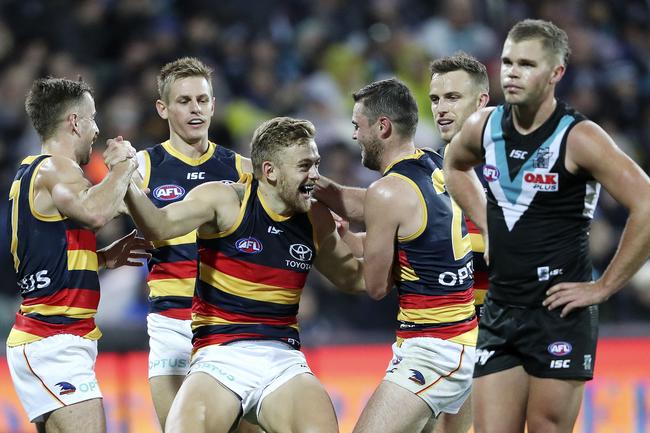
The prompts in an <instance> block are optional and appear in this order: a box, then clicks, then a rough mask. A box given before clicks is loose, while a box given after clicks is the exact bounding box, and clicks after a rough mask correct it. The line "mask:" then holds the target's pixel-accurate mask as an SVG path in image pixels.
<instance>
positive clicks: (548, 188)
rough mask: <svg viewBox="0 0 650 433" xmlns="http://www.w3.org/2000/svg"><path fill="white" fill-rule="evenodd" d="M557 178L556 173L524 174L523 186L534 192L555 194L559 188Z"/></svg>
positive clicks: (529, 172)
mask: <svg viewBox="0 0 650 433" xmlns="http://www.w3.org/2000/svg"><path fill="white" fill-rule="evenodd" d="M558 182H559V176H558V174H557V173H535V172H533V171H526V172H524V185H527V186H528V187H529V188H530V189H532V190H534V191H542V192H556V191H557V190H558V187H559V184H558Z"/></svg>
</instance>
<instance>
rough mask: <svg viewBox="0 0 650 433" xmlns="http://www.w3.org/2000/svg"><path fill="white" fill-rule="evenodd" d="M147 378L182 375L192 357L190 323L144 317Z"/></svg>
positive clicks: (159, 316) (165, 318) (186, 371)
mask: <svg viewBox="0 0 650 433" xmlns="http://www.w3.org/2000/svg"><path fill="white" fill-rule="evenodd" d="M147 333H148V334H149V378H152V377H155V376H173V375H178V376H185V375H186V374H187V373H188V372H189V371H190V358H191V356H192V321H191V320H179V319H172V318H171V317H167V316H163V315H162V314H155V313H151V314H149V315H147Z"/></svg>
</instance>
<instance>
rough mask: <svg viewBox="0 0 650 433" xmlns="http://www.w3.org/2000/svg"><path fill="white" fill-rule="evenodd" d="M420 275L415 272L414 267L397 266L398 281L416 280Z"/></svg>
mask: <svg viewBox="0 0 650 433" xmlns="http://www.w3.org/2000/svg"><path fill="white" fill-rule="evenodd" d="M419 279H420V277H418V276H417V275H416V274H415V269H413V268H407V267H405V266H400V267H399V280H400V281H418V280H419Z"/></svg>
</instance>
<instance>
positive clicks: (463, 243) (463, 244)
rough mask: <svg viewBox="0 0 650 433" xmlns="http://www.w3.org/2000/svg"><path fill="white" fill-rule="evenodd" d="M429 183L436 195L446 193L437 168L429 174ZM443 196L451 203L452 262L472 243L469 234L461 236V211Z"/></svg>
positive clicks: (470, 248) (441, 176)
mask: <svg viewBox="0 0 650 433" xmlns="http://www.w3.org/2000/svg"><path fill="white" fill-rule="evenodd" d="M431 181H432V182H433V188H434V189H435V190H436V193H438V194H439V195H440V194H445V193H446V192H447V187H446V186H445V178H444V175H443V174H442V170H440V169H439V168H437V169H435V170H434V171H433V173H432V174H431ZM445 196H446V197H447V198H448V199H449V201H450V202H451V210H452V218H451V247H452V249H453V250H454V260H460V259H462V258H463V257H465V256H466V255H467V253H469V252H470V251H471V250H472V242H471V241H470V236H469V233H467V234H466V235H465V236H463V211H462V210H461V209H460V206H458V205H457V204H456V202H455V201H454V200H453V199H452V198H451V196H449V194H446V195H445Z"/></svg>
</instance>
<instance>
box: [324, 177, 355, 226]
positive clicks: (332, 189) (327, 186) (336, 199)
mask: <svg viewBox="0 0 650 433" xmlns="http://www.w3.org/2000/svg"><path fill="white" fill-rule="evenodd" d="M314 196H315V197H316V198H317V199H318V200H319V201H321V202H322V203H325V205H326V206H327V207H329V208H330V209H332V210H333V211H334V212H336V213H337V214H339V215H341V216H342V217H343V218H345V219H347V220H348V221H354V222H363V214H364V212H363V202H364V200H365V196H366V189H365V188H353V187H350V186H343V185H339V184H338V183H336V182H334V181H333V180H331V179H328V178H326V177H324V176H321V177H320V179H319V180H318V182H316V190H315V191H314Z"/></svg>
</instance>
